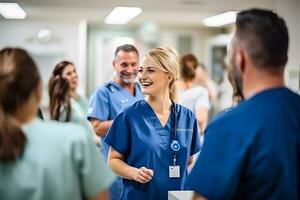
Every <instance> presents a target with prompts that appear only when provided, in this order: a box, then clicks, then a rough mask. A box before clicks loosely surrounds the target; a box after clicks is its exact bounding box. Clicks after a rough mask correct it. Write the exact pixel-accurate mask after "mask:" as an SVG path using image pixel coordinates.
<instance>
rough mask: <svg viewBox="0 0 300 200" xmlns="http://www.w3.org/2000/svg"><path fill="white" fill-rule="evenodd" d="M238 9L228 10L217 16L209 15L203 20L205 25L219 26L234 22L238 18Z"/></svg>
mask: <svg viewBox="0 0 300 200" xmlns="http://www.w3.org/2000/svg"><path fill="white" fill-rule="evenodd" d="M236 15H237V11H228V12H224V13H221V14H218V15H215V16H211V17H207V18H205V19H204V20H203V23H204V25H206V26H212V27H219V26H224V25H227V24H232V23H234V22H235V20H236Z"/></svg>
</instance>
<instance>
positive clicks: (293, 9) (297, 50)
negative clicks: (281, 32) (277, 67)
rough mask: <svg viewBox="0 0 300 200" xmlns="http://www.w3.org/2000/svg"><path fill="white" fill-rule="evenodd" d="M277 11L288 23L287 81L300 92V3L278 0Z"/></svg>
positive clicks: (290, 0) (297, 0)
mask: <svg viewBox="0 0 300 200" xmlns="http://www.w3.org/2000/svg"><path fill="white" fill-rule="evenodd" d="M276 10H277V12H278V14H279V15H280V16H282V17H283V18H284V20H285V22H286V23H287V26H288V29H289V36H290V43H289V45H290V46H289V61H288V64H287V68H286V80H287V84H288V86H289V87H291V88H292V89H294V90H296V91H299V90H300V88H299V73H300V72H299V70H300V1H299V0H276Z"/></svg>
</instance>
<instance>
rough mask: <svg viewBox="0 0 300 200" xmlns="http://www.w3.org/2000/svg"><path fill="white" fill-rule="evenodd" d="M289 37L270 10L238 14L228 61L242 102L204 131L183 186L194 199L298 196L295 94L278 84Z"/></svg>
mask: <svg viewBox="0 0 300 200" xmlns="http://www.w3.org/2000/svg"><path fill="white" fill-rule="evenodd" d="M288 40H289V37H288V30H287V27H286V25H285V22H284V20H283V19H282V18H280V17H278V16H277V14H276V13H274V12H272V11H267V10H258V9H252V10H246V11H242V12H240V13H239V14H238V16H237V20H236V30H235V34H234V37H233V39H232V41H231V44H230V46H229V58H230V62H231V65H232V70H233V71H234V75H235V77H236V79H237V80H238V79H239V80H241V82H242V90H243V95H244V96H245V101H244V102H242V103H240V104H239V105H238V106H237V107H236V108H234V109H232V110H231V111H228V112H225V113H223V114H222V115H221V116H219V117H218V118H216V119H215V120H214V121H213V122H212V123H211V124H210V126H209V127H208V128H207V131H206V138H205V143H204V146H203V149H202V153H201V155H200V156H199V158H198V160H197V162H196V164H195V167H194V168H193V170H192V172H191V174H190V176H189V179H188V183H187V187H188V188H190V189H192V190H194V191H195V192H196V195H195V196H194V199H206V198H207V199H222V200H223V199H289V200H290V199H299V198H300V185H299V184H300V96H299V95H298V94H296V93H294V92H292V91H291V90H289V89H287V88H286V87H285V86H284V66H285V64H286V62H287V51H288Z"/></svg>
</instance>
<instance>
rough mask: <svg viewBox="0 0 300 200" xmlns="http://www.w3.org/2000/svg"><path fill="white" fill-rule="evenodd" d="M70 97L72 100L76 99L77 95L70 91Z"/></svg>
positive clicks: (74, 91)
mask: <svg viewBox="0 0 300 200" xmlns="http://www.w3.org/2000/svg"><path fill="white" fill-rule="evenodd" d="M70 96H71V97H72V98H73V99H78V94H77V93H76V90H71V91H70Z"/></svg>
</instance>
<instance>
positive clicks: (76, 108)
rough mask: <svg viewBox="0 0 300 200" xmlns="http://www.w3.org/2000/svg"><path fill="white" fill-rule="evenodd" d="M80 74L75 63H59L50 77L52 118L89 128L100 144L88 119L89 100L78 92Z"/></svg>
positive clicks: (50, 109)
mask: <svg viewBox="0 0 300 200" xmlns="http://www.w3.org/2000/svg"><path fill="white" fill-rule="evenodd" d="M77 85H78V75H77V72H76V68H75V66H74V64H73V63H71V62H69V61H62V62H60V63H58V64H57V65H56V66H55V68H54V70H53V72H52V75H51V77H50V79H49V90H48V92H49V98H50V105H49V111H50V118H51V119H52V120H57V121H61V122H74V123H77V124H80V125H82V126H84V127H85V128H87V129H88V130H89V131H90V132H91V133H92V134H93V135H92V136H93V139H94V142H95V144H97V145H99V144H100V139H99V137H98V136H97V135H96V134H95V133H94V131H93V128H92V126H91V124H90V123H89V121H88V120H87V119H86V116H87V112H88V100H87V99H86V98H85V97H84V96H82V95H79V94H78V93H77V91H76V90H77Z"/></svg>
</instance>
